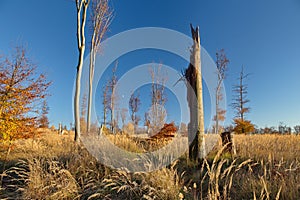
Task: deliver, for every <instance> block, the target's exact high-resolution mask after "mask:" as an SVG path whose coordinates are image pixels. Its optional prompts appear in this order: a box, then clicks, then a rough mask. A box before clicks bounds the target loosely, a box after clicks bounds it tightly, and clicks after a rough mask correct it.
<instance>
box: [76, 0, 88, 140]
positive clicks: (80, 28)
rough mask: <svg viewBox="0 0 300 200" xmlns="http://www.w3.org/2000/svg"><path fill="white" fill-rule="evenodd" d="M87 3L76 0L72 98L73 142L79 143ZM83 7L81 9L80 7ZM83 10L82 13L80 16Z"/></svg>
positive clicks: (83, 0) (84, 0)
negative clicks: (75, 62) (73, 89)
mask: <svg viewBox="0 0 300 200" xmlns="http://www.w3.org/2000/svg"><path fill="white" fill-rule="evenodd" d="M88 2H89V1H86V0H82V1H81V2H80V3H79V1H78V0H77V1H76V5H77V39H78V49H79V57H78V65H77V75H76V88H75V96H74V111H75V112H74V115H75V116H74V117H75V137H74V140H75V141H76V142H79V141H80V111H79V101H80V82H81V74H82V67H83V61H84V51H85V35H84V28H85V22H86V13H87V8H88ZM82 6H83V7H82ZM82 8H83V13H82V16H81V12H82Z"/></svg>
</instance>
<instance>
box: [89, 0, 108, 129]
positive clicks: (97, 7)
mask: <svg viewBox="0 0 300 200" xmlns="http://www.w3.org/2000/svg"><path fill="white" fill-rule="evenodd" d="M91 6H92V7H91V24H90V26H91V29H92V37H91V44H90V48H91V49H90V66H89V96H88V110H87V128H86V129H87V132H90V127H91V109H92V96H93V79H94V71H95V62H96V54H97V52H98V51H99V48H100V46H101V42H102V40H103V38H104V36H105V33H106V32H107V30H108V27H109V25H110V23H111V20H112V11H111V9H110V7H109V4H108V0H91Z"/></svg>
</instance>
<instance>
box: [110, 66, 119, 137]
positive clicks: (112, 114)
mask: <svg viewBox="0 0 300 200" xmlns="http://www.w3.org/2000/svg"><path fill="white" fill-rule="evenodd" d="M117 67H118V62H116V64H115V67H114V68H113V69H112V77H111V79H110V81H109V111H110V129H111V131H112V133H115V125H116V122H115V106H116V101H117V94H116V91H115V89H116V85H117V75H116V72H117Z"/></svg>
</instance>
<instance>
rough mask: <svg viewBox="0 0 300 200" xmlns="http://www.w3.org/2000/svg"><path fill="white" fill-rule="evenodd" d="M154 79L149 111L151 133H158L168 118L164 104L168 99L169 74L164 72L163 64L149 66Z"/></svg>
mask: <svg viewBox="0 0 300 200" xmlns="http://www.w3.org/2000/svg"><path fill="white" fill-rule="evenodd" d="M149 72H150V75H151V79H152V85H151V110H149V111H148V113H147V116H146V117H147V120H146V121H148V122H149V124H150V131H151V134H156V133H158V131H159V130H160V129H161V128H162V127H163V125H164V123H165V118H166V115H167V113H166V110H165V109H164V105H165V103H166V101H167V97H166V93H165V84H166V81H167V75H166V74H164V73H163V72H162V65H158V66H154V67H152V68H149Z"/></svg>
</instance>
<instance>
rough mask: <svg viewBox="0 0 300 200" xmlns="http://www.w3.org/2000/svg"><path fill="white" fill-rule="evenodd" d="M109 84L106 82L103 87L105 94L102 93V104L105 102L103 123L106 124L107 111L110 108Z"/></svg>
mask: <svg viewBox="0 0 300 200" xmlns="http://www.w3.org/2000/svg"><path fill="white" fill-rule="evenodd" d="M108 92H109V85H108V84H106V85H105V86H104V87H103V94H102V104H103V124H104V126H106V116H107V111H108V109H109V102H110V101H109V96H108V95H109V94H108Z"/></svg>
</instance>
